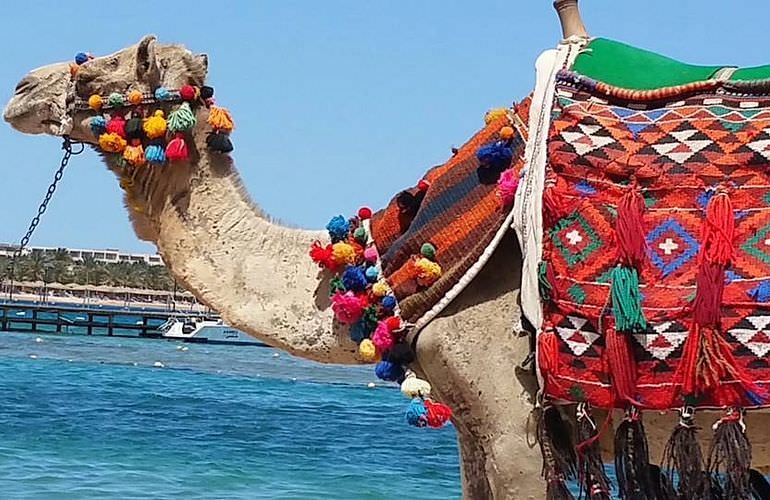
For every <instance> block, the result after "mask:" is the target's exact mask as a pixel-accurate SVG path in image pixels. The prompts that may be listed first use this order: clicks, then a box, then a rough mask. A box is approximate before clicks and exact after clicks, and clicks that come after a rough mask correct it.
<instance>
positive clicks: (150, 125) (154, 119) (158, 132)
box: [144, 109, 166, 139]
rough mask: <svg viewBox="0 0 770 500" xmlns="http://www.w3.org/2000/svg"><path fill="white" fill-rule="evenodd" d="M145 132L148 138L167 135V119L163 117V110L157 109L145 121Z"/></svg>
mask: <svg viewBox="0 0 770 500" xmlns="http://www.w3.org/2000/svg"><path fill="white" fill-rule="evenodd" d="M144 133H145V134H146V135H147V138H148V139H157V138H159V137H163V136H164V135H166V119H165V118H163V111H162V110H160V109H159V110H157V111H156V112H155V113H154V114H153V115H152V116H151V117H149V118H147V119H146V120H145V121H144Z"/></svg>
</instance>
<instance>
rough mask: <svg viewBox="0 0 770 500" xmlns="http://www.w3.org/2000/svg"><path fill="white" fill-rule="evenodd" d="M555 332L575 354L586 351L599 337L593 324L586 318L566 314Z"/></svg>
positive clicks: (578, 354)
mask: <svg viewBox="0 0 770 500" xmlns="http://www.w3.org/2000/svg"><path fill="white" fill-rule="evenodd" d="M556 333H558V334H559V337H561V339H562V340H563V341H564V343H565V344H567V347H569V349H570V351H572V353H573V354H574V355H575V356H580V355H581V354H583V353H584V352H586V351H587V350H588V348H589V347H591V345H592V344H593V343H594V342H595V341H596V339H598V338H599V334H598V333H596V329H595V328H594V327H593V325H591V323H590V322H589V321H588V320H587V319H585V318H580V317H577V316H567V317H566V318H565V319H564V321H562V322H561V323H560V324H559V326H557V327H556Z"/></svg>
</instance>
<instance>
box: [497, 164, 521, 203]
mask: <svg viewBox="0 0 770 500" xmlns="http://www.w3.org/2000/svg"><path fill="white" fill-rule="evenodd" d="M518 187H519V176H518V174H517V173H516V171H515V170H514V169H512V168H509V169H508V170H505V171H503V173H502V174H501V175H500V179H499V180H498V181H497V194H498V195H499V196H500V201H501V202H502V204H503V206H504V207H509V206H511V205H513V200H514V198H515V196H516V189H518Z"/></svg>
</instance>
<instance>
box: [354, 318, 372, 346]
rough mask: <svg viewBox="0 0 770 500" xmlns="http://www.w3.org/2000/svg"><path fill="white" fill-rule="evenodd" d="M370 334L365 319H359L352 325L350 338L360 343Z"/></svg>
mask: <svg viewBox="0 0 770 500" xmlns="http://www.w3.org/2000/svg"><path fill="white" fill-rule="evenodd" d="M368 336H369V330H368V329H367V328H366V323H364V321H363V320H358V321H356V322H355V323H353V326H351V327H350V340H352V341H353V342H355V343H357V344H359V343H361V342H363V341H364V340H365V339H366V338H367V337H368Z"/></svg>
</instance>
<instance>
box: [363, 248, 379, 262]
mask: <svg viewBox="0 0 770 500" xmlns="http://www.w3.org/2000/svg"><path fill="white" fill-rule="evenodd" d="M379 258H380V254H379V253H377V249H376V248H375V247H367V248H366V249H365V250H364V259H366V262H377V259H379Z"/></svg>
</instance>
